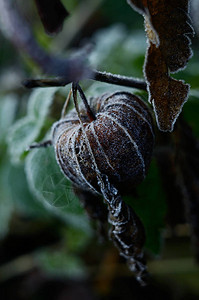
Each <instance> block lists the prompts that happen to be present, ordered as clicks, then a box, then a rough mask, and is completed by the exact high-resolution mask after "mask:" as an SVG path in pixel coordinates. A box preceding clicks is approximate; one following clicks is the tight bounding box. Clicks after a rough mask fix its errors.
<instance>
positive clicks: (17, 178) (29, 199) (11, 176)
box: [7, 165, 52, 219]
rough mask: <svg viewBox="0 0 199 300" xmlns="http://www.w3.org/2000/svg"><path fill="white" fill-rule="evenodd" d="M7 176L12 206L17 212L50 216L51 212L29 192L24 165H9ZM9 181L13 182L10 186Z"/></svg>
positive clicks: (44, 216)
mask: <svg viewBox="0 0 199 300" xmlns="http://www.w3.org/2000/svg"><path fill="white" fill-rule="evenodd" d="M7 178H8V189H9V194H10V197H11V199H12V203H13V206H14V207H15V209H16V210H17V211H18V212H19V213H22V214H24V215H26V216H31V217H35V218H42V219H44V218H49V217H52V213H50V214H49V212H48V211H47V210H46V209H45V208H44V206H43V205H42V203H40V202H39V201H38V200H37V199H36V198H35V197H33V195H32V194H31V192H30V190H29V187H28V182H27V179H26V175H25V171H24V166H14V165H10V167H9V172H8V176H7ZM11 183H14V184H12V188H10V184H11Z"/></svg>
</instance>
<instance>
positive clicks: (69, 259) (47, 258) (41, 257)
mask: <svg viewBox="0 0 199 300" xmlns="http://www.w3.org/2000/svg"><path fill="white" fill-rule="evenodd" d="M35 258H36V260H37V263H38V264H39V265H40V267H41V268H42V269H43V270H44V271H45V272H48V273H50V274H53V275H59V276H60V275H61V276H65V277H69V278H75V279H77V278H80V277H81V278H82V277H83V278H85V275H86V274H87V270H86V266H85V265H84V263H83V261H82V260H81V258H80V257H78V256H75V255H73V254H69V253H66V249H63V250H62V251H61V250H60V249H59V251H50V250H43V251H40V252H39V253H37V254H36V256H35Z"/></svg>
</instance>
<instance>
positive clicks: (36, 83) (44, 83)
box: [22, 70, 147, 91]
mask: <svg viewBox="0 0 199 300" xmlns="http://www.w3.org/2000/svg"><path fill="white" fill-rule="evenodd" d="M88 79H92V80H96V81H101V82H106V83H110V84H116V85H121V86H126V87H132V88H137V89H141V90H144V91H146V90H147V88H146V87H147V85H146V82H145V81H144V80H141V79H137V78H133V77H128V76H121V75H117V74H112V73H106V72H100V71H97V70H93V71H92V72H91V74H88ZM68 83H69V79H68V78H65V77H57V78H52V79H27V80H25V81H23V83H22V84H23V85H24V86H25V87H26V88H35V87H52V86H65V85H67V84H68Z"/></svg>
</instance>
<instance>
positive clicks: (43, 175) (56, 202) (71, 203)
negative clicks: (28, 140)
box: [26, 147, 89, 230]
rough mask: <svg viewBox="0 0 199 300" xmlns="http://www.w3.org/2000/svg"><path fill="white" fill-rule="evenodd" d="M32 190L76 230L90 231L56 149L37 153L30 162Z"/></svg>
mask: <svg viewBox="0 0 199 300" xmlns="http://www.w3.org/2000/svg"><path fill="white" fill-rule="evenodd" d="M26 175H27V179H28V183H29V186H30V189H31V191H32V193H33V194H34V196H35V197H36V198H37V199H38V200H39V201H41V203H43V205H44V206H45V207H46V208H47V209H49V210H51V211H53V212H54V213H55V214H57V215H58V216H59V217H61V218H63V219H64V220H65V221H66V222H67V223H70V224H71V225H73V226H75V227H80V228H81V227H82V228H84V227H85V228H86V229H87V230H88V226H89V225H88V223H87V219H86V217H85V216H84V215H82V212H83V209H82V208H81V207H80V204H79V200H78V198H77V197H75V195H74V193H73V191H72V188H71V183H70V182H69V181H68V180H67V179H66V178H65V177H64V175H63V174H62V173H61V171H60V169H59V166H58V164H57V162H56V159H55V154H54V149H53V148H52V147H48V148H43V149H41V148H40V149H34V150H32V151H31V153H30V154H29V155H28V156H27V158H26Z"/></svg>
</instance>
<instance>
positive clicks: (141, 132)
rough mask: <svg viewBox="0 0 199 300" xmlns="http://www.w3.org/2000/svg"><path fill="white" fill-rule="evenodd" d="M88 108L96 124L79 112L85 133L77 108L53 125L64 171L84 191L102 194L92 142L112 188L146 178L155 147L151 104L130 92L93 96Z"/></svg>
mask: <svg viewBox="0 0 199 300" xmlns="http://www.w3.org/2000/svg"><path fill="white" fill-rule="evenodd" d="M90 106H91V109H92V111H93V112H94V113H95V115H96V119H95V120H93V121H90V120H89V118H88V116H87V113H86V111H85V109H84V108H80V113H81V119H82V121H83V126H84V130H83V129H82V126H81V124H80V122H79V119H78V115H77V113H76V111H75V110H72V111H71V112H70V113H69V114H68V115H67V116H66V117H65V118H64V119H61V120H60V121H58V122H56V123H55V124H54V126H53V129H52V136H53V137H52V140H53V144H54V148H55V153H56V158H57V162H58V164H59V165H60V167H61V169H62V171H63V173H64V174H65V175H66V176H67V177H68V178H69V179H70V180H71V181H72V182H73V183H74V184H75V185H76V186H78V187H80V188H81V189H84V190H92V191H95V192H100V188H99V185H98V182H97V176H96V168H95V166H94V164H93V158H92V157H91V154H90V151H89V149H88V143H87V141H89V144H90V147H91V149H92V152H93V155H94V158H95V162H96V164H97V166H98V169H99V171H100V172H101V174H105V175H107V176H108V178H109V180H110V182H111V183H112V184H114V185H115V186H116V187H118V186H120V185H122V184H123V183H126V182H130V183H131V185H136V184H138V183H139V182H141V181H142V180H143V179H144V177H145V174H146V171H147V169H148V167H149V164H150V161H151V156H152V151H153V144H154V133H153V125H152V117H151V114H150V112H149V109H148V107H147V105H146V104H145V103H144V102H143V101H142V100H141V99H140V98H139V97H137V96H135V95H133V94H131V93H128V92H115V93H111V94H108V93H107V94H104V95H102V96H100V97H98V98H91V99H90ZM85 134H86V136H87V138H85Z"/></svg>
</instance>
